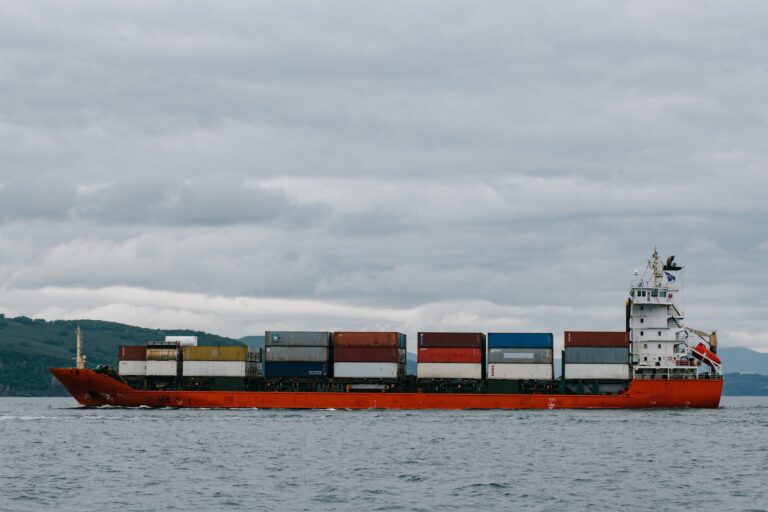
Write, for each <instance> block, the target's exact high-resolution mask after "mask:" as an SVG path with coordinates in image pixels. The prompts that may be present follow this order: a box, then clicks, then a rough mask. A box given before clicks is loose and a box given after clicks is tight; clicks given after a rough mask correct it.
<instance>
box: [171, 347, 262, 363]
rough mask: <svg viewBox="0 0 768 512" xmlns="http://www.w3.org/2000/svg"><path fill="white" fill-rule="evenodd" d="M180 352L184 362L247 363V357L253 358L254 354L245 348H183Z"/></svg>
mask: <svg viewBox="0 0 768 512" xmlns="http://www.w3.org/2000/svg"><path fill="white" fill-rule="evenodd" d="M182 352H183V357H184V360H185V361H247V360H249V359H248V358H249V356H250V357H254V352H253V351H252V350H249V347H245V346H228V347H213V346H198V347H184V348H183V349H182ZM251 360H252V359H251Z"/></svg>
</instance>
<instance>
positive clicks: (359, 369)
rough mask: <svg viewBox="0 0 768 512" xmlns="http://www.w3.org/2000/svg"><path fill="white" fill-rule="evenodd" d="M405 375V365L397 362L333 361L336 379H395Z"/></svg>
mask: <svg viewBox="0 0 768 512" xmlns="http://www.w3.org/2000/svg"><path fill="white" fill-rule="evenodd" d="M404 375H405V366H404V365H402V364H398V363H334V364H333V377H334V378H336V379H344V378H355V379H396V378H398V377H402V376H404Z"/></svg>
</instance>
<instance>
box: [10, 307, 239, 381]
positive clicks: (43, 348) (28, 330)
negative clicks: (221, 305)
mask: <svg viewBox="0 0 768 512" xmlns="http://www.w3.org/2000/svg"><path fill="white" fill-rule="evenodd" d="M78 324H79V325H80V329H81V331H82V333H83V344H84V349H85V354H86V356H87V358H88V359H87V363H88V365H89V366H92V365H97V364H109V365H117V347H118V346H120V345H141V344H143V343H144V342H145V341H154V340H162V339H165V336H166V335H172V334H175V335H179V336H197V337H198V339H199V342H200V344H204V345H241V344H242V343H241V342H240V341H238V340H234V339H231V338H224V337H222V336H216V335H215V334H209V333H205V332H200V331H191V330H188V329H173V330H164V329H146V328H143V327H134V326H132V325H125V324H119V323H115V322H102V321H100V320H55V321H52V322H46V321H45V320H42V319H32V318H27V317H25V316H20V317H17V318H5V316H4V315H0V396H65V395H66V394H67V393H66V391H65V390H64V388H63V387H62V386H61V385H60V384H59V383H58V381H57V380H55V379H54V378H53V376H52V375H51V374H49V373H48V370H47V369H48V368H50V367H62V366H63V367H67V366H73V364H74V357H75V329H76V328H77V325H78Z"/></svg>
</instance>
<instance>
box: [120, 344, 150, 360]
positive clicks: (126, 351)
mask: <svg viewBox="0 0 768 512" xmlns="http://www.w3.org/2000/svg"><path fill="white" fill-rule="evenodd" d="M117 358H118V359H119V360H120V361H146V360H147V347H146V346H144V345H120V348H119V349H118V351H117Z"/></svg>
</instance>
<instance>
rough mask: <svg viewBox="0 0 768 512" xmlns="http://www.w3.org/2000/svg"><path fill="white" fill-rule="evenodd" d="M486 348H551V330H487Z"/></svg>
mask: <svg viewBox="0 0 768 512" xmlns="http://www.w3.org/2000/svg"><path fill="white" fill-rule="evenodd" d="M488 348H549V349H551V348H552V333H551V332H489V333H488Z"/></svg>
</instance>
